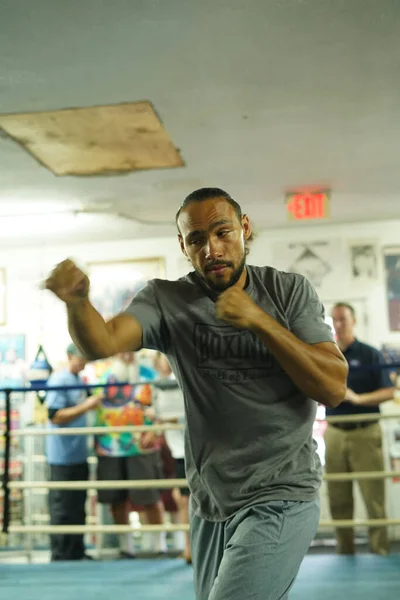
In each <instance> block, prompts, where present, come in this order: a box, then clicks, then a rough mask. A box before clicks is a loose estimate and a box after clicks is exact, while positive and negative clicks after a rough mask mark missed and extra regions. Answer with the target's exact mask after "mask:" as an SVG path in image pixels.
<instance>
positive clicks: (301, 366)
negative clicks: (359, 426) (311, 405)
mask: <svg viewBox="0 0 400 600" xmlns="http://www.w3.org/2000/svg"><path fill="white" fill-rule="evenodd" d="M252 331H253V333H254V334H255V335H257V336H258V337H259V338H260V339H261V340H262V341H263V342H264V343H265V345H266V346H267V347H268V348H269V349H270V350H271V352H272V354H273V355H274V356H275V358H276V359H277V360H278V362H279V363H280V365H281V366H282V368H283V369H284V370H285V371H286V373H287V374H288V375H289V377H290V378H291V379H292V381H293V382H294V383H295V384H296V385H297V387H298V388H299V389H300V390H301V391H302V392H303V393H304V394H305V395H307V396H309V397H310V398H312V399H313V400H315V401H317V402H319V403H321V404H324V405H325V406H328V407H335V406H338V404H340V403H341V402H342V401H343V399H344V396H345V393H346V378H347V373H348V366H347V362H346V360H345V358H344V357H343V356H342V354H341V353H340V351H339V350H337V354H334V353H333V352H329V351H325V350H323V349H321V348H319V347H316V346H313V345H311V344H306V343H305V342H303V341H301V340H300V339H298V338H297V337H296V336H295V335H293V334H292V333H291V332H290V331H288V330H287V329H285V327H282V326H281V325H280V324H279V323H277V321H275V319H273V318H272V317H270V316H269V315H267V314H266V313H264V312H263V311H262V312H261V314H260V315H259V318H258V319H257V323H256V324H255V325H254V326H253V327H252Z"/></svg>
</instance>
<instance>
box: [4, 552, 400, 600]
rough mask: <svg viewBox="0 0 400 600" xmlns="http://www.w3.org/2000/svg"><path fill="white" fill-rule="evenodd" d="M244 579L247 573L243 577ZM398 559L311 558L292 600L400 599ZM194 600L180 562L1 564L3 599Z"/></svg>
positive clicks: (189, 578) (188, 571) (187, 569)
mask: <svg viewBox="0 0 400 600" xmlns="http://www.w3.org/2000/svg"><path fill="white" fill-rule="evenodd" d="M244 576H245V574H244ZM399 590H400V554H393V555H391V556H388V557H377V556H370V555H359V556H355V557H339V556H334V555H321V556H318V555H309V556H307V557H306V558H305V560H304V562H303V565H302V567H301V570H300V573H299V576H298V578H297V580H296V583H295V585H294V587H293V589H292V592H291V594H290V600H338V599H341V598H343V599H347V598H351V600H398V599H399V597H400V595H399V594H400V592H399ZM73 598H84V599H85V600H109V599H110V598H117V599H118V600H132V598H140V600H160V599H162V600H195V597H194V592H193V571H192V569H191V568H190V567H188V566H187V565H186V564H185V563H183V562H182V561H180V560H178V559H172V560H156V559H150V560H136V561H114V562H108V561H107V562H106V561H104V562H103V561H101V562H97V561H93V562H92V561H85V562H77V563H71V562H69V563H51V564H23V565H20V564H18V565H9V564H2V565H0V599H1V600H54V599H56V600H72V599H73Z"/></svg>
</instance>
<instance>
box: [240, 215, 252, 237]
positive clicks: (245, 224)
mask: <svg viewBox="0 0 400 600" xmlns="http://www.w3.org/2000/svg"><path fill="white" fill-rule="evenodd" d="M241 225H242V229H243V237H244V239H245V240H248V239H249V237H250V236H251V223H250V220H249V217H248V216H247V215H242V218H241Z"/></svg>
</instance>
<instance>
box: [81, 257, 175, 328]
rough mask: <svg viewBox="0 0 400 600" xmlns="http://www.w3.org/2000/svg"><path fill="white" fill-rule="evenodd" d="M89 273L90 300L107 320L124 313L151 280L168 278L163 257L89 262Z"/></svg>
mask: <svg viewBox="0 0 400 600" xmlns="http://www.w3.org/2000/svg"><path fill="white" fill-rule="evenodd" d="M88 271H89V273H88V274H89V277H90V298H91V301H92V303H93V305H94V306H95V308H96V309H97V310H98V311H99V313H100V314H101V315H102V316H103V317H104V318H105V319H110V318H112V317H114V316H115V315H116V314H118V313H120V312H121V311H122V310H124V309H125V308H126V307H127V306H128V304H129V303H130V301H131V300H132V298H133V297H134V295H135V294H137V292H139V291H140V290H141V289H142V288H143V287H144V286H145V285H146V283H147V282H148V281H149V280H150V279H154V278H159V279H163V278H164V277H165V266H164V260H163V259H162V258H143V259H138V260H122V261H110V262H100V263H90V264H89V265H88Z"/></svg>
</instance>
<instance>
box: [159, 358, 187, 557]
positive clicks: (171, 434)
mask: <svg viewBox="0 0 400 600" xmlns="http://www.w3.org/2000/svg"><path fill="white" fill-rule="evenodd" d="M154 367H155V369H156V370H157V372H158V374H159V377H160V379H159V380H158V381H157V383H156V384H155V391H156V393H155V394H154V399H153V405H154V408H155V413H156V416H157V418H158V419H159V420H160V421H162V422H163V423H182V424H183V423H184V422H185V405H184V400H183V394H182V391H181V389H180V387H179V385H178V382H177V381H176V379H175V376H174V374H173V373H172V370H171V366H170V364H169V362H168V359H167V357H166V356H164V354H161V352H157V354H156V356H155V359H154ZM165 439H166V441H167V444H168V446H169V448H170V450H171V454H172V457H173V458H174V460H175V465H176V469H175V470H176V476H177V478H178V479H186V472H185V443H184V431H183V429H168V430H166V432H165ZM189 496H190V492H189V488H187V487H185V488H181V489H179V490H178V489H177V490H175V493H174V498H175V501H176V503H177V505H178V507H179V513H180V522H181V523H189ZM185 538H186V543H185V550H184V553H183V556H184V558H185V560H186V562H187V563H188V564H191V562H192V559H191V551H190V536H189V533H188V532H187V533H186V536H185Z"/></svg>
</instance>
